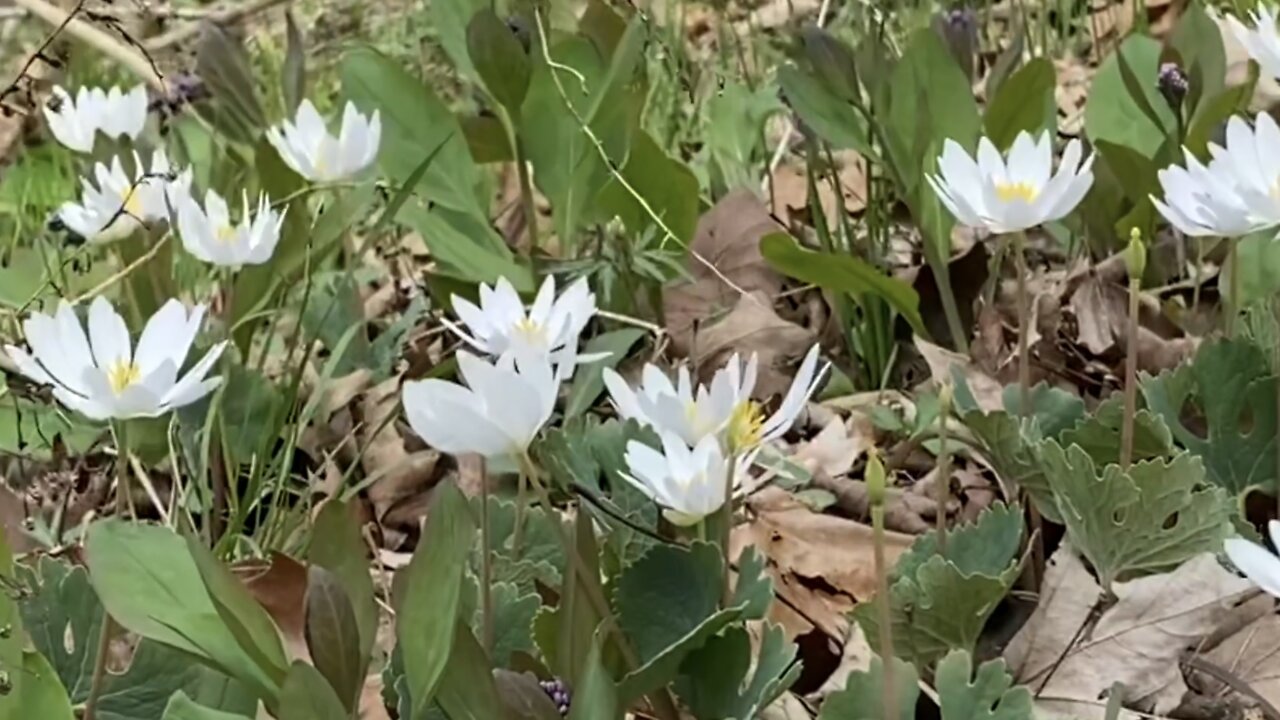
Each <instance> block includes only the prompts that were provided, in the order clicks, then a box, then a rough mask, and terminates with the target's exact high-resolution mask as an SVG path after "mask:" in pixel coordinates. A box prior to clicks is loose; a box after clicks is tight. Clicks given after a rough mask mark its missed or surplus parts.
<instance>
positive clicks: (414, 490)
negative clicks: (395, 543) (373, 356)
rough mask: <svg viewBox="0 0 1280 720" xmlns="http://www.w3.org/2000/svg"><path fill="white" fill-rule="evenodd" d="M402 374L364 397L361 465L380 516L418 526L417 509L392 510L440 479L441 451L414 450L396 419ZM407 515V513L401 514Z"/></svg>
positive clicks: (387, 521)
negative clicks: (370, 479) (368, 480)
mask: <svg viewBox="0 0 1280 720" xmlns="http://www.w3.org/2000/svg"><path fill="white" fill-rule="evenodd" d="M399 402H400V378H399V377H398V376H397V377H392V378H390V379H388V380H386V381H384V382H382V383H379V384H378V385H375V386H373V387H372V388H369V390H368V392H366V393H365V394H364V396H363V397H361V399H360V416H361V418H362V419H363V422H362V424H361V426H360V441H361V443H362V444H363V446H364V448H365V451H364V455H363V456H362V457H361V465H362V467H363V469H364V472H365V475H366V476H367V477H374V478H376V480H374V482H373V483H372V484H371V485H370V486H369V489H368V497H369V502H370V503H372V504H373V508H374V512H375V515H376V517H377V518H378V520H379V521H380V522H382V523H384V524H387V525H389V526H392V527H397V526H403V525H408V526H416V524H417V517H416V516H415V515H414V513H412V512H410V513H392V510H393V509H395V508H396V506H397V505H399V504H401V503H402V502H403V501H405V500H408V499H411V498H414V497H419V496H424V495H425V493H426V491H427V490H428V489H430V488H431V487H432V485H434V483H435V480H436V465H437V463H438V462H439V460H440V453H438V452H436V451H434V450H422V451H419V452H416V453H410V452H409V451H408V449H407V448H405V444H404V438H403V437H401V435H400V432H399V431H398V430H397V429H396V424H395V421H394V420H390V421H388V418H389V417H393V416H394V414H396V413H397V412H398V410H399ZM401 515H403V516H401Z"/></svg>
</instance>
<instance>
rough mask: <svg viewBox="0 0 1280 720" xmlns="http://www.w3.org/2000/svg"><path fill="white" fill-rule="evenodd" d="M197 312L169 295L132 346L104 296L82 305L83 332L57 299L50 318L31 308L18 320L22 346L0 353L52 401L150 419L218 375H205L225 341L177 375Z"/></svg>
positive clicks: (87, 411) (107, 415) (97, 415)
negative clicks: (85, 316) (85, 326)
mask: <svg viewBox="0 0 1280 720" xmlns="http://www.w3.org/2000/svg"><path fill="white" fill-rule="evenodd" d="M203 318H204V306H203V305H197V306H196V307H195V308H193V309H192V310H191V311H190V313H188V312H187V309H186V308H185V307H184V306H183V305H182V303H180V302H178V301H177V300H170V301H169V302H167V303H165V305H164V306H163V307H161V308H160V309H159V310H158V311H157V312H156V314H155V315H152V316H151V319H150V320H148V321H147V325H146V327H145V328H143V330H142V335H141V336H140V337H139V338H138V345H137V348H136V349H135V348H134V347H133V343H132V341H131V340H130V338H129V330H128V328H127V327H126V326H125V322H124V318H122V317H120V315H119V314H117V313H116V311H115V309H114V308H112V307H111V303H110V302H108V301H107V300H106V298H103V297H101V296H99V297H97V298H96V299H94V301H93V304H92V305H90V306H89V334H88V335H87V336H86V335H85V331H84V329H83V328H82V327H81V325H80V321H79V319H78V318H77V317H76V314H75V310H74V309H72V307H71V305H70V304H68V303H66V302H65V301H64V302H62V303H61V304H60V305H59V306H58V311H57V313H56V314H54V316H53V317H50V316H48V315H45V314H43V313H32V314H31V317H30V318H28V319H27V321H26V322H25V323H23V332H24V335H25V336H26V340H27V345H28V346H29V347H30V351H29V352H28V351H27V350H23V349H21V348H18V347H14V346H13V345H8V346H6V347H5V351H6V352H7V353H8V354H9V357H10V358H11V359H12V360H13V362H14V364H16V365H17V366H18V370H19V371H21V372H22V374H23V375H26V376H27V377H28V378H30V379H31V380H33V381H35V382H38V383H40V384H42V385H49V386H50V387H52V388H53V396H54V397H55V398H57V399H58V401H59V402H61V403H62V404H63V405H66V406H67V407H69V408H71V409H72V410H76V411H79V412H80V413H83V414H84V415H85V416H87V417H90V418H92V419H94V420H110V419H121V418H131V417H156V416H158V415H163V414H165V413H167V412H169V411H170V410H173V409H174V408H179V407H182V406H183V405H188V404H190V403H193V402H195V401H196V400H199V399H200V398H202V397H204V396H205V395H206V394H208V393H209V392H210V391H211V390H213V389H214V388H216V387H217V386H218V384H219V383H220V382H221V381H222V378H220V377H214V378H208V379H206V378H205V375H207V374H209V370H210V369H212V368H213V364H214V362H216V361H217V359H218V356H219V355H221V354H222V349H223V347H224V346H225V345H226V343H225V342H223V343H218V344H217V345H215V346H214V347H213V348H212V349H210V350H209V352H208V353H206V354H205V356H204V357H203V358H201V359H200V361H199V362H197V363H196V364H195V365H194V366H192V368H191V369H190V370H189V371H187V374H186V375H184V376H183V377H182V378H181V379H179V378H178V370H179V369H180V368H181V367H182V364H183V362H184V361H185V360H186V357H187V353H188V352H189V351H190V349H191V345H192V343H193V342H195V338H196V333H198V332H199V330H200V322H201V320H203Z"/></svg>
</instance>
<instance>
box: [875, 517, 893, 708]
mask: <svg viewBox="0 0 1280 720" xmlns="http://www.w3.org/2000/svg"><path fill="white" fill-rule="evenodd" d="M871 529H872V533H873V537H874V542H875V563H876V612H877V614H878V615H879V616H880V617H879V620H880V622H879V623H878V624H879V625H880V659H881V660H882V661H884V717H885V720H898V708H897V707H896V705H897V696H896V695H895V694H894V684H893V683H894V681H893V659H894V657H895V654H894V649H893V613H892V612H891V607H892V600H891V599H890V597H889V566H888V563H887V561H886V560H885V557H884V545H885V538H884V504H883V503H877V504H875V505H872V506H871Z"/></svg>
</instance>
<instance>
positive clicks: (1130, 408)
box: [1120, 276, 1234, 470]
mask: <svg viewBox="0 0 1280 720" xmlns="http://www.w3.org/2000/svg"><path fill="white" fill-rule="evenodd" d="M1233 279H1234V278H1233ZM1141 288H1142V278H1141V277H1136V276H1130V277H1129V327H1128V330H1127V331H1126V334H1127V335H1128V336H1129V341H1128V343H1127V345H1128V346H1127V347H1126V348H1125V358H1124V424H1123V425H1121V426H1120V469H1121V470H1128V469H1129V464H1130V463H1132V462H1133V416H1134V414H1135V413H1136V412H1137V411H1138V310H1139V307H1138V301H1139V292H1140V291H1141Z"/></svg>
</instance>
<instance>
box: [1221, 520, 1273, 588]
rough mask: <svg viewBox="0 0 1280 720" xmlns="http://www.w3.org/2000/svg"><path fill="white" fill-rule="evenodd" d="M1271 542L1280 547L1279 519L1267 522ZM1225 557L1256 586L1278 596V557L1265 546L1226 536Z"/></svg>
mask: <svg viewBox="0 0 1280 720" xmlns="http://www.w3.org/2000/svg"><path fill="white" fill-rule="evenodd" d="M1267 530H1268V531H1269V533H1270V535H1271V542H1272V543H1273V544H1275V545H1276V547H1280V521H1277V520H1272V521H1271V522H1270V523H1268V524H1267ZM1223 549H1224V550H1226V553H1227V557H1228V558H1230V560H1231V564H1232V565H1235V566H1236V567H1237V568H1239V570H1240V572H1242V573H1244V574H1245V575H1246V576H1247V577H1248V578H1249V579H1250V580H1252V581H1253V582H1254V583H1255V584H1256V585H1257V586H1258V587H1260V588H1262V589H1263V590H1265V591H1266V592H1268V593H1270V594H1271V595H1274V596H1276V597H1280V558H1278V557H1276V556H1275V554H1274V553H1272V552H1271V551H1270V550H1268V549H1266V548H1265V547H1263V546H1261V545H1259V544H1257V543H1255V542H1251V541H1249V540H1245V539H1244V538H1228V539H1227V540H1226V542H1225V543H1224V546H1223Z"/></svg>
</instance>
